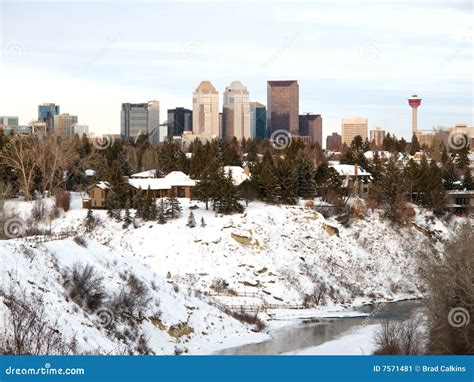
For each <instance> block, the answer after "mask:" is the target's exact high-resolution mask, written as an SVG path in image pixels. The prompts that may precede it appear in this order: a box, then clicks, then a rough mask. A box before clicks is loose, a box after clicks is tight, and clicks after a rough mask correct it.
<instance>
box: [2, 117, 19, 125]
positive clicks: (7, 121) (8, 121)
mask: <svg viewBox="0 0 474 382" xmlns="http://www.w3.org/2000/svg"><path fill="white" fill-rule="evenodd" d="M0 125H2V126H4V127H18V125H19V123H18V117H16V116H6V115H5V116H3V115H0Z"/></svg>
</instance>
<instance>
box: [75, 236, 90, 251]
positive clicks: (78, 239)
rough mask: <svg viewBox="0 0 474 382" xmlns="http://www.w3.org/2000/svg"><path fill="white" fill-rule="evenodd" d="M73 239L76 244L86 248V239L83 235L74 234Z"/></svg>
mask: <svg viewBox="0 0 474 382" xmlns="http://www.w3.org/2000/svg"><path fill="white" fill-rule="evenodd" d="M73 240H74V243H76V244H77V245H80V246H81V247H84V248H87V241H86V239H84V238H83V237H81V236H75V237H74V239H73Z"/></svg>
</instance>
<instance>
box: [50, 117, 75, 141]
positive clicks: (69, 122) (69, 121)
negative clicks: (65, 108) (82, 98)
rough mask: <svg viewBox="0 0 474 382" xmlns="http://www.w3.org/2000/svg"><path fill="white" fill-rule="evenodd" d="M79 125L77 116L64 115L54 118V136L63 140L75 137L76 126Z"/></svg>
mask: <svg viewBox="0 0 474 382" xmlns="http://www.w3.org/2000/svg"><path fill="white" fill-rule="evenodd" d="M76 123H77V116H76V115H70V114H68V113H63V114H59V115H55V116H54V124H53V126H54V129H53V132H54V134H57V135H59V136H61V137H63V138H70V137H72V136H73V135H74V129H73V126H74V124H76Z"/></svg>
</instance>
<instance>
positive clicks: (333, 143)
mask: <svg viewBox="0 0 474 382" xmlns="http://www.w3.org/2000/svg"><path fill="white" fill-rule="evenodd" d="M341 148H342V137H341V136H340V135H339V134H338V133H332V135H328V136H327V137H326V149H327V150H331V151H340V150H341Z"/></svg>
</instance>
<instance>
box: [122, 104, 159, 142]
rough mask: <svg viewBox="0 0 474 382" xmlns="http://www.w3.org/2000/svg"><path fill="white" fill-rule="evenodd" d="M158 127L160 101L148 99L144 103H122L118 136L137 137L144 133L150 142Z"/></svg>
mask: <svg viewBox="0 0 474 382" xmlns="http://www.w3.org/2000/svg"><path fill="white" fill-rule="evenodd" d="M159 127H160V103H159V101H150V102H144V103H123V104H122V109H121V113H120V136H121V137H122V139H129V138H133V139H135V138H137V137H139V136H140V135H143V134H146V135H148V136H149V139H150V142H151V143H154V142H153V141H154V137H156V136H157V132H158V131H159Z"/></svg>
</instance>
